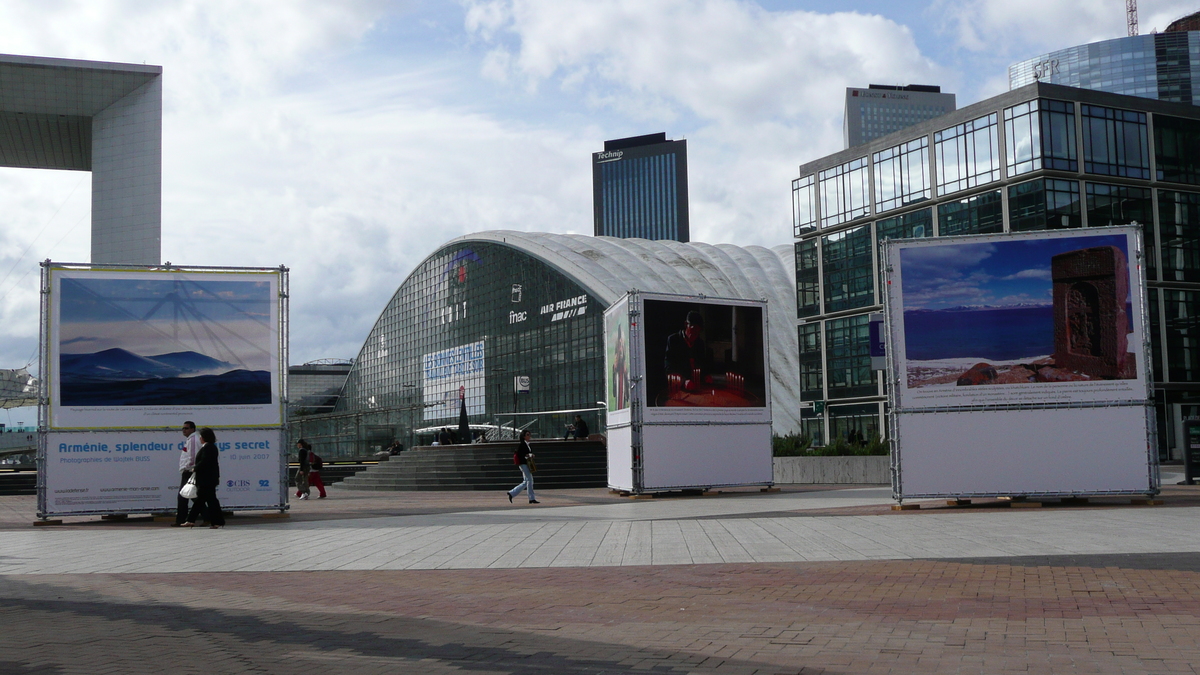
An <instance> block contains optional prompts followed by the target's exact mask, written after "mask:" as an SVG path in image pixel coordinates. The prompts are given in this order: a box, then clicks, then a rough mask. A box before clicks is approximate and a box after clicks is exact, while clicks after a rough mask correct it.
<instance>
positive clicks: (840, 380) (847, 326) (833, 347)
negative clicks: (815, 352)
mask: <svg viewBox="0 0 1200 675" xmlns="http://www.w3.org/2000/svg"><path fill="white" fill-rule="evenodd" d="M869 323H870V320H869V319H868V317H867V315H866V314H860V315H859V316H851V317H847V318H844V319H830V320H829V321H826V322H825V351H826V360H827V362H828V367H827V368H826V370H825V373H826V377H827V378H828V380H829V398H831V399H834V398H851V397H854V396H874V395H876V394H877V393H879V392H878V388H877V387H876V385H875V371H873V370H871V342H870V336H869V335H868V332H869V330H870V328H869Z"/></svg>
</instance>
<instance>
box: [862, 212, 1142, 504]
mask: <svg viewBox="0 0 1200 675" xmlns="http://www.w3.org/2000/svg"><path fill="white" fill-rule="evenodd" d="M1053 232H1055V234H1056V235H1058V236H1068V235H1075V236H1087V235H1102V234H1123V235H1127V236H1130V235H1131V236H1132V237H1133V241H1134V248H1135V250H1134V251H1131V252H1130V260H1129V264H1130V267H1131V268H1132V267H1133V264H1134V262H1135V261H1136V271H1134V270H1133V269H1131V270H1130V271H1131V272H1132V273H1133V274H1134V275H1136V276H1135V279H1136V281H1137V289H1136V290H1137V293H1139V294H1140V295H1141V297H1140V299H1139V300H1138V302H1137V305H1138V308H1139V310H1140V311H1138V312H1137V313H1136V317H1137V321H1138V324H1137V327H1138V333H1139V335H1140V336H1141V341H1142V344H1141V349H1140V350H1139V352H1140V356H1141V364H1140V368H1141V371H1142V373H1143V374H1144V377H1143V382H1144V385H1145V387H1144V392H1143V398H1140V399H1115V400H1108V401H1075V402H1071V401H1060V402H1053V403H1050V402H1047V403H1030V404H988V405H965V406H957V407H936V408H922V407H913V408H903V407H901V406H899V405H897V402H898V401H899V400H903V399H902V397H900V396H899V395H898V393H897V391H898V388H899V387H900V386H901V384H902V383H903V382H904V381H905V380H904V379H902V378H905V377H906V374H905V373H900V372H899V356H898V354H897V352H898V351H899V350H898V349H896V348H894V347H893V346H889V347H888V349H887V351H886V355H885V356H886V363H887V370H886V372H885V375H886V376H887V377H888V378H889V380H888V381H889V386H888V387H887V391H888V412H887V417H888V426H889V428H890V429H892V430H893V431H892V434H891V446H892V449H891V450H892V451H891V458H890V460H891V461H890V468H891V474H892V497H893V499H895V500H897V501H898V502H901V503H903V501H904V500H905V499H932V498H954V499H967V498H984V497H1083V496H1105V495H1147V496H1153V495H1156V494H1158V493H1159V491H1160V487H1161V486H1160V477H1159V466H1158V453H1157V451H1156V450H1155V448H1156V447H1157V433H1158V432H1157V427H1156V416H1155V414H1154V404H1153V385H1152V379H1153V378H1152V364H1153V355H1152V353H1151V345H1150V337H1149V326H1150V320H1149V307H1148V305H1149V303H1148V302H1147V301H1146V289H1147V287H1146V267H1145V266H1146V252H1145V245H1144V242H1143V234H1142V229H1141V228H1140V227H1137V226H1128V225H1118V226H1110V227H1095V228H1085V229H1082V230H1070V231H1069V233H1068V232H1063V231H1057V230H1056V231H1053ZM1037 234H1044V232H1037V231H1035V232H1025V233H1003V234H986V235H965V236H955V237H953V238H952V239H950V238H941V237H939V238H934V239H921V240H908V239H903V240H898V239H892V240H884V242H883V245H882V246H880V248H879V256H880V265H879V269H881V270H883V274H884V280H885V281H884V289H885V291H884V298H883V300H884V303H883V305H884V325H885V330H886V331H887V335H888V339H889V341H891V338H892V336H893V335H895V334H896V333H895V331H896V330H897V322H899V323H900V324H903V321H904V317H903V316H900V317H897V316H896V315H895V308H894V307H893V305H892V298H891V290H890V289H891V287H892V282H893V278H892V277H893V273H894V266H893V264H892V260H891V255H892V252H893V251H895V252H897V253H898V252H899V250H900V248H901V247H904V246H906V245H908V246H911V245H913V244H914V243H916V244H917V245H925V246H935V245H938V244H941V245H950V244H967V243H971V242H980V243H983V242H987V241H995V240H1009V241H1011V240H1014V239H1016V238H1017V237H1014V236H1013V235H1020V238H1032V236H1025V235H1037ZM891 342H892V345H894V341H891ZM1086 408H1123V409H1129V408H1141V409H1142V410H1143V414H1144V415H1145V418H1146V430H1147V438H1146V448H1145V456H1146V478H1147V487H1146V488H1145V489H1140V488H1139V489H1136V490H1105V489H1094V490H1070V489H1061V490H1055V489H1049V490H1041V491H1020V492H1013V491H943V492H928V493H905V491H904V467H903V456H904V439H903V438H901V437H900V434H899V432H898V429H899V428H900V423H899V421H900V418H901V417H902V416H905V415H940V414H955V413H981V412H1004V411H1028V410H1053V409H1072V410H1075V409H1086Z"/></svg>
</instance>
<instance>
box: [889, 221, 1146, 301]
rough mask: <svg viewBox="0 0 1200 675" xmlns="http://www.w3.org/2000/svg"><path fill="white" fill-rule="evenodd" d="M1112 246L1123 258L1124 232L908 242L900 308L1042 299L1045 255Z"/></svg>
mask: <svg viewBox="0 0 1200 675" xmlns="http://www.w3.org/2000/svg"><path fill="white" fill-rule="evenodd" d="M1097 246H1115V247H1117V248H1118V249H1120V251H1121V252H1122V253H1123V254H1124V255H1125V260H1126V264H1128V260H1129V250H1128V241H1127V238H1126V237H1125V236H1124V235H1091V236H1088V235H1081V236H1074V237H1053V238H1047V239H1034V240H1024V241H1021V240H1018V241H992V242H977V243H961V244H945V245H936V246H913V247H908V248H902V249H901V250H900V263H901V267H900V269H901V275H902V284H903V286H902V292H903V298H904V308H905V310H906V311H907V310H912V309H946V308H949V307H959V306H981V305H986V306H993V307H1002V306H1009V305H1033V304H1041V305H1048V304H1050V303H1051V302H1052V301H1053V296H1052V286H1053V283H1052V280H1051V274H1050V260H1051V258H1052V257H1053V256H1055V255H1058V254H1059V253H1065V252H1067V251H1075V250H1078V249H1082V248H1092V247H1097Z"/></svg>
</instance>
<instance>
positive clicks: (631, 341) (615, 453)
mask: <svg viewBox="0 0 1200 675" xmlns="http://www.w3.org/2000/svg"><path fill="white" fill-rule="evenodd" d="M766 321H767V311H766V302H765V301H762V300H743V299H729V298H709V297H704V296H681V295H670V294H664V293H645V292H640V291H631V292H630V293H629V294H627V295H626V296H624V297H623V298H621V299H620V300H618V301H617V302H616V303H615V304H614V305H612V306H611V307H609V308H608V310H606V311H605V314H604V322H605V357H606V366H607V367H606V384H607V394H608V400H607V402H606V403H607V411H608V413H607V419H608V425H609V428H610V429H612V428H614V427H616V428H619V427H621V426H622V425H625V424H629V425H630V428H631V431H630V432H629V433H628V435H627V436H626V434H624V433H621V434H616V435H614V434H612V433H611V432H610V435H609V445H608V448H609V449H608V454H609V476H610V478H609V480H610V483H611V487H614V488H620V489H630V488H629V487H626V486H632V489H633V490H634V491H641V490H648V489H655V490H662V489H671V488H684V487H706V486H728V485H747V484H769V483H771V482H772V481H773V480H774V474H773V468H772V462H771V399H770V396H771V391H770V386H769V373H770V367H769V364H768V361H767V359H768V345H767V330H766V327H767V326H766ZM626 438H627V440H628V445H618V444H617V443H616V442H615V441H617V440H619V441H621V442H622V443H624V442H625V440H626ZM735 466H736V467H738V468H737V470H734V471H732V472H731V471H730V467H735ZM626 467H628V468H626ZM624 471H628V472H629V473H630V475H629V476H624V475H616V474H619V473H623V472H624ZM731 476H736V477H735V478H731Z"/></svg>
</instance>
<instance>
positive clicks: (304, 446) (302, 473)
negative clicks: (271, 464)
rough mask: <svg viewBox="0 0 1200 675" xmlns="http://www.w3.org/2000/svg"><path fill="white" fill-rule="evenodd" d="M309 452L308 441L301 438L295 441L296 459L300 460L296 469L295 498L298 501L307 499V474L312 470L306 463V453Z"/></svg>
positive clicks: (310, 447)
mask: <svg viewBox="0 0 1200 675" xmlns="http://www.w3.org/2000/svg"><path fill="white" fill-rule="evenodd" d="M311 450H312V446H311V445H309V444H308V441H306V440H304V439H303V438H301V439H300V440H299V441H296V457H297V458H298V459H299V460H300V468H298V469H296V496H297V497H299V498H300V499H308V494H309V489H308V473H309V471H310V470H311V469H312V465H310V464H309V463H308V453H309V451H311Z"/></svg>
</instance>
